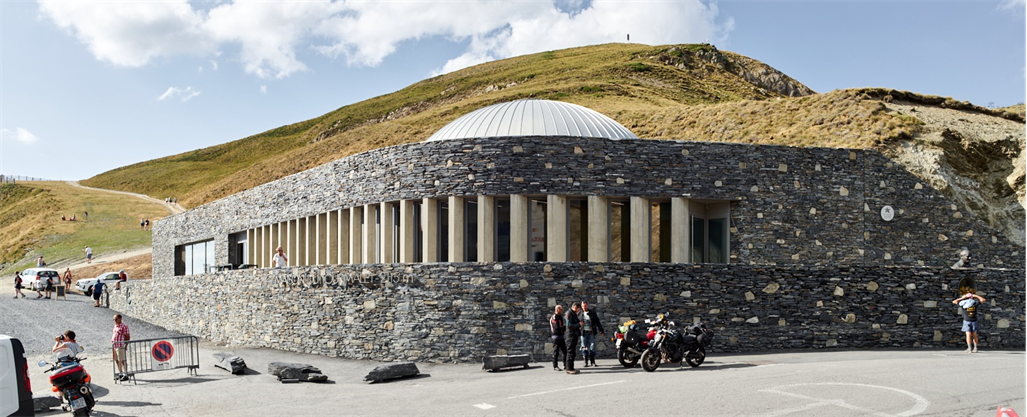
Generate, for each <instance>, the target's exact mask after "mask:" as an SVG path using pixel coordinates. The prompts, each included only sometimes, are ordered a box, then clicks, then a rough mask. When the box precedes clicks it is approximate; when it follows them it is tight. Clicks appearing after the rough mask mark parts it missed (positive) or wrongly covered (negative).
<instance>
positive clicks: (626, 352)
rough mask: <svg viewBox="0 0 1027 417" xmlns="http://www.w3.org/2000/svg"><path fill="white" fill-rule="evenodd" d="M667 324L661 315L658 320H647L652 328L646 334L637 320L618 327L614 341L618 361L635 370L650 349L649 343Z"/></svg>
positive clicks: (646, 322)
mask: <svg viewBox="0 0 1027 417" xmlns="http://www.w3.org/2000/svg"><path fill="white" fill-rule="evenodd" d="M666 323H667V321H666V319H664V318H663V315H662V314H661V315H659V316H657V317H656V320H649V319H646V320H645V324H648V325H650V326H649V330H648V332H646V333H644V334H643V333H642V329H641V328H640V327H639V325H638V322H636V321H635V320H629V321H626V322H624V324H622V325H620V326H619V327H617V330H618V331H617V332H615V333H614V334H613V336H614V337H613V340H614V341H615V344H616V347H617V361H619V362H620V364H621V365H623V366H624V367H625V368H633V367H634V366H635V365H637V364H638V361H639V359H641V358H642V354H643V353H644V352H645V351H646V349H648V348H649V343H651V342H652V340H653V338H654V337H656V329H658V328H660V327H662V326H665V325H666Z"/></svg>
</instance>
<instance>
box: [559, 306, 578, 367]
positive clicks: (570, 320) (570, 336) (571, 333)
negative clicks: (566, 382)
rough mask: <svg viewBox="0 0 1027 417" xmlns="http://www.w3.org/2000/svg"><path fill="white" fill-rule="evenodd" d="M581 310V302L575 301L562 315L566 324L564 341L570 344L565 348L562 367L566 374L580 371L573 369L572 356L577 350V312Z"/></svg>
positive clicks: (575, 354)
mask: <svg viewBox="0 0 1027 417" xmlns="http://www.w3.org/2000/svg"><path fill="white" fill-rule="evenodd" d="M580 311H581V304H580V303H577V302H575V303H574V304H571V311H568V312H567V314H566V315H564V317H563V321H564V324H565V325H566V326H567V331H566V336H565V337H566V339H567V341H566V343H567V346H570V347H571V348H570V349H567V355H566V356H565V358H566V360H565V361H564V365H563V368H564V370H565V371H567V373H568V374H571V375H577V374H578V373H580V371H578V370H577V369H574V357H575V356H577V355H578V354H577V352H576V351H575V349H574V346H578V343H579V342H578V340H579V339H581V320H579V319H578V312H580Z"/></svg>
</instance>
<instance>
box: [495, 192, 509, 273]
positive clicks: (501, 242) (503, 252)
mask: <svg viewBox="0 0 1027 417" xmlns="http://www.w3.org/2000/svg"><path fill="white" fill-rule="evenodd" d="M495 246H496V262H509V261H510V200H508V199H507V200H500V199H498V198H497V199H496V240H495Z"/></svg>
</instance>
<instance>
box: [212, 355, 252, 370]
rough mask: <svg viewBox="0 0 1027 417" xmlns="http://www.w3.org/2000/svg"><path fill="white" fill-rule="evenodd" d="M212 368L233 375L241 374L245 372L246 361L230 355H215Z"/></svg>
mask: <svg viewBox="0 0 1027 417" xmlns="http://www.w3.org/2000/svg"><path fill="white" fill-rule="evenodd" d="M214 366H216V367H218V368H221V369H224V370H226V371H228V372H231V373H233V374H241V373H243V372H245V371H246V361H244V360H243V359H242V358H241V357H238V356H235V355H233V354H231V353H220V352H219V353H215V354H214Z"/></svg>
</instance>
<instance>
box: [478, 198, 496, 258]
mask: <svg viewBox="0 0 1027 417" xmlns="http://www.w3.org/2000/svg"><path fill="white" fill-rule="evenodd" d="M495 260H496V198H495V197H491V196H484V195H479V196H478V262H493V261H495Z"/></svg>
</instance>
